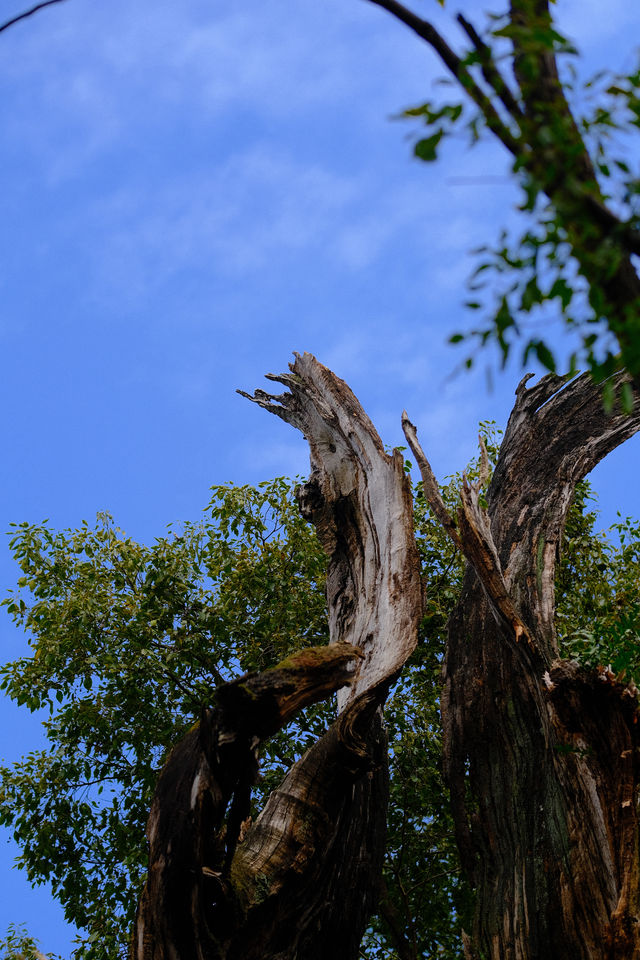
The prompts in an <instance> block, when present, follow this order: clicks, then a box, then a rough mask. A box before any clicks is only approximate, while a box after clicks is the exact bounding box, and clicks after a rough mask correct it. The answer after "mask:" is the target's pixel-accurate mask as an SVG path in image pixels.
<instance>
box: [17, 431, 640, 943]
mask: <svg viewBox="0 0 640 960" xmlns="http://www.w3.org/2000/svg"><path fill="white" fill-rule="evenodd" d="M481 434H482V435H483V438H484V440H485V444H486V447H487V449H488V453H489V457H490V460H491V461H492V462H493V463H494V462H495V460H496V457H497V453H498V449H499V442H500V431H499V430H497V429H496V428H495V425H493V424H491V423H485V424H482V425H481ZM477 470H478V464H477V462H474V463H472V464H471V465H470V466H469V468H468V471H467V472H468V474H469V475H470V476H471V477H474V476H475V475H477ZM460 483H461V478H460V476H454V477H451V478H449V480H448V482H447V483H446V484H445V486H444V487H443V488H442V494H443V498H444V500H445V502H446V504H447V507H448V508H449V510H450V512H452V513H455V510H456V506H457V499H458V491H459V489H460ZM590 496H591V494H590V490H589V487H588V485H587V484H582V485H581V486H580V487H579V488H578V492H577V494H576V498H575V501H574V504H573V506H572V508H571V511H570V515H569V519H568V523H567V527H566V533H565V544H564V549H563V558H562V562H561V564H560V568H559V574H558V580H557V594H558V629H559V633H560V635H561V639H562V645H563V652H564V654H565V655H567V656H579V657H580V658H581V659H583V660H584V661H585V662H589V663H593V664H596V663H607V664H608V663H611V664H612V667H613V669H615V670H616V671H618V672H621V671H623V670H626V671H627V674H628V675H635V676H636V677H637V676H640V653H639V652H638V651H639V649H640V648H639V646H638V627H639V626H640V613H639V611H638V605H637V600H636V598H637V584H638V581H639V579H640V524H634V523H632V522H631V521H623V520H622V519H621V520H620V522H619V523H618V524H617V525H616V527H615V528H614V531H613V534H614V538H613V539H612V538H611V537H607V536H605V535H604V534H602V533H598V532H597V531H596V530H595V523H596V513H595V511H594V510H592V509H589V498H590ZM414 502H415V528H416V538H417V543H418V548H419V551H420V556H421V561H422V569H423V576H424V583H425V607H424V618H423V621H422V626H421V631H420V639H419V644H418V647H417V649H416V651H415V653H414V655H413V657H412V659H411V661H410V662H409V664H408V666H407V669H406V670H405V672H404V673H403V676H402V678H401V679H400V681H399V682H398V684H397V686H396V688H395V689H394V690H393V691H392V695H391V697H390V699H389V701H388V705H387V708H386V717H387V724H388V728H389V740H390V768H391V805H390V818H389V834H388V844H387V857H386V863H385V868H384V882H383V889H382V895H381V904H380V910H379V913H378V915H377V916H376V917H374V918H373V919H372V923H371V925H370V928H369V930H368V931H367V934H366V937H365V942H364V944H363V951H364V954H365V955H366V956H367V957H369V958H371V960H395V958H397V957H416V958H417V957H439V958H445V960H455V958H459V957H460V927H461V926H463V927H464V926H465V924H467V925H468V922H469V917H470V914H471V909H472V894H471V891H470V890H469V888H468V887H467V885H466V884H465V883H464V881H463V879H462V878H461V876H460V869H459V861H458V853H457V849H456V846H455V842H454V837H453V826H452V821H451V816H450V812H449V805H448V799H447V792H446V789H445V786H444V783H443V780H442V773H441V767H440V758H441V753H442V749H441V723H440V716H439V697H440V673H441V667H442V660H443V656H444V647H445V632H446V623H447V620H448V618H449V615H450V613H451V611H452V609H453V606H454V605H455V603H456V600H457V597H458V593H459V589H460V585H461V580H462V574H463V561H462V560H461V558H460V556H459V555H458V554H457V552H456V551H455V549H454V547H453V545H452V544H451V542H450V540H449V538H448V537H447V535H446V534H445V533H444V532H443V530H442V529H441V527H440V525H439V524H438V523H437V521H436V520H435V519H434V518H433V517H432V515H431V513H430V510H429V508H428V506H427V504H426V501H425V499H424V496H423V493H422V488H421V484H420V483H418V484H417V485H416V487H415V490H414ZM11 544H12V549H13V551H14V554H15V556H16V559H17V561H18V563H19V565H20V568H21V572H22V576H21V578H20V580H19V587H18V590H17V591H16V592H12V593H10V595H9V596H8V597H7V599H6V600H5V601H4V604H5V606H6V607H7V609H8V611H9V613H10V614H11V615H12V616H13V618H14V619H15V620H16V622H17V623H19V624H21V625H22V626H24V628H25V629H26V630H27V632H28V634H29V636H30V645H31V648H32V653H31V656H29V657H24V658H22V659H21V660H18V661H16V662H14V663H12V664H8V665H7V666H6V667H4V668H3V671H2V681H1V683H2V686H3V688H4V689H5V690H6V691H7V693H8V694H9V695H10V696H11V697H12V698H13V699H15V700H16V701H17V702H18V703H20V704H23V705H24V706H26V707H27V708H28V709H30V710H41V709H43V708H44V709H46V710H47V711H48V713H49V717H48V719H47V720H46V721H45V729H46V735H47V738H48V740H49V744H50V745H49V747H48V748H47V749H43V750H40V751H37V752H34V753H32V754H30V755H29V756H27V757H25V758H24V759H23V760H22V761H21V762H20V763H18V764H16V765H15V766H14V767H12V768H11V767H9V768H5V769H4V770H2V771H1V777H2V779H1V785H0V818H1V819H2V821H3V823H5V824H8V825H10V826H12V828H13V831H14V835H15V837H16V840H17V841H18V843H19V845H20V846H21V848H22V854H21V857H20V864H21V866H22V867H23V868H24V869H25V870H26V872H27V875H28V876H29V878H30V879H31V880H32V881H33V882H34V883H38V882H43V881H48V882H50V883H51V884H52V886H53V890H54V892H55V895H56V896H57V897H58V898H59V899H60V901H61V902H62V903H63V905H64V908H65V912H66V915H67V917H68V919H69V920H70V921H72V922H74V923H75V924H76V925H78V926H79V927H80V928H81V929H82V930H83V931H85V935H84V937H83V938H82V939H81V941H80V943H79V946H78V948H77V950H76V952H75V957H77V958H78V960H80V958H85V960H98V958H100V960H110V958H111V960H116V958H117V957H122V956H124V955H125V954H126V943H127V937H128V931H129V928H130V923H131V920H132V911H133V909H134V906H135V903H136V898H137V892H138V890H139V888H140V886H141V883H142V880H143V873H144V862H145V855H146V844H145V840H144V827H145V823H146V817H147V814H148V809H149V805H150V799H151V795H152V791H153V787H154V783H155V779H156V776H157V772H158V769H159V767H160V766H161V764H162V762H163V759H164V757H165V756H166V753H167V751H168V749H169V748H170V747H171V746H172V745H173V744H174V743H175V742H176V741H177V740H178V739H179V738H180V737H181V736H182V735H183V734H184V732H185V731H186V730H187V729H188V728H189V727H190V725H191V724H192V723H193V721H194V719H197V717H198V714H199V711H200V709H201V707H202V706H203V705H206V704H208V703H209V702H210V697H211V691H212V689H213V688H214V687H215V686H216V685H217V684H218V683H219V682H220V681H223V680H226V679H228V678H230V677H231V676H235V675H237V674H239V673H240V672H242V671H246V670H259V669H264V668H265V667H268V666H270V665H271V664H273V663H275V662H277V661H278V660H280V659H282V658H283V657H284V656H286V655H287V654H288V653H289V652H290V651H291V650H292V649H297V648H299V647H300V646H303V645H306V644H309V645H314V644H318V643H323V642H326V640H327V625H326V611H325V598H324V591H323V580H324V572H325V557H324V555H323V553H322V550H321V548H320V546H319V543H318V541H317V539H316V537H315V534H314V532H313V530H312V528H311V527H309V526H308V525H307V524H306V523H305V522H304V521H303V520H302V519H301V517H300V516H299V513H298V508H297V503H296V500H295V494H294V484H292V483H291V482H290V481H287V480H284V479H277V480H274V481H271V482H269V483H264V484H261V485H259V486H258V487H247V486H244V487H233V486H221V487H216V488H214V490H213V496H212V499H211V502H210V504H209V506H208V507H207V509H206V511H205V514H204V517H203V520H202V521H201V522H200V523H194V524H190V523H187V524H184V525H183V526H182V527H181V528H180V530H179V532H172V531H170V532H169V533H168V535H167V536H165V537H162V538H160V539H158V540H157V541H156V542H155V543H154V544H153V545H151V546H149V547H146V546H142V545H140V544H137V543H135V542H134V541H132V540H131V539H130V538H128V537H126V536H125V535H124V534H123V533H122V531H120V530H118V529H117V528H116V527H114V525H113V522H112V520H111V518H110V517H108V516H107V515H105V514H102V515H99V517H98V519H97V521H96V524H95V526H93V527H90V526H89V525H87V524H84V525H83V526H82V527H81V528H80V529H79V530H66V531H61V532H54V531H52V530H50V529H49V528H48V527H47V526H46V525H44V524H41V525H35V526H29V525H26V524H22V525H20V526H18V527H15V528H14V530H13V532H12V535H11ZM332 716H333V705H332V704H324V705H321V706H317V707H314V708H312V709H310V710H308V711H306V712H305V714H304V715H303V716H302V717H300V718H299V719H298V721H297V722H296V723H295V724H292V725H290V727H289V728H287V730H286V731H284V732H283V733H281V734H280V735H278V736H277V737H275V738H274V739H273V740H272V741H271V742H270V743H269V744H268V745H267V747H266V749H265V755H264V757H263V778H262V780H261V781H260V783H259V784H258V786H257V789H256V791H255V797H254V800H255V803H256V806H257V807H260V806H261V805H262V803H263V801H264V799H265V797H266V795H267V794H268V793H269V792H270V790H271V789H273V787H274V786H276V785H277V784H278V783H279V782H280V779H281V777H282V775H283V773H284V772H285V770H286V769H287V768H288V767H289V765H290V764H291V763H292V762H293V761H294V760H295V759H296V757H297V756H299V755H300V753H301V752H302V751H303V750H304V749H306V747H307V746H308V745H309V744H310V743H312V742H313V741H315V739H316V738H317V736H318V735H319V734H320V733H321V732H322V730H323V729H324V728H325V727H326V725H327V724H328V723H329V722H330V720H331V718H332ZM14 939H15V937H14ZM8 942H9V940H7V943H8ZM11 942H13V941H11ZM16 942H17V941H16ZM9 957H11V954H10V953H9V954H8V955H7V960H9Z"/></svg>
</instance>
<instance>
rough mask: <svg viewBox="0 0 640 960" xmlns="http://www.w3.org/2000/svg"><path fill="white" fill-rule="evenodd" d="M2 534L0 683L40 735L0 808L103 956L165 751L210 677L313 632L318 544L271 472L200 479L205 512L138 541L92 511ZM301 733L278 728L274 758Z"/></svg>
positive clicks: (7, 780)
mask: <svg viewBox="0 0 640 960" xmlns="http://www.w3.org/2000/svg"><path fill="white" fill-rule="evenodd" d="M11 546H12V549H13V551H14V555H15V557H16V560H17V562H18V564H19V565H20V568H21V570H22V577H21V578H20V580H19V582H18V583H19V589H18V591H17V592H15V593H11V594H10V596H9V597H8V598H7V599H6V600H5V601H4V604H5V606H6V607H7V610H8V612H9V613H10V614H11V615H12V616H13V618H14V619H15V621H16V622H17V623H18V624H20V625H21V626H23V627H24V628H25V629H26V630H27V632H28V633H29V635H30V643H31V647H32V655H31V656H29V657H24V658H22V659H21V660H19V661H16V662H15V663H11V664H8V665H7V666H5V667H4V668H3V669H2V674H1V681H0V686H2V688H3V689H4V690H6V692H7V693H8V694H9V696H10V697H12V698H13V699H14V700H15V701H16V702H17V703H18V704H21V705H24V706H26V707H27V708H28V709H30V710H39V709H43V708H44V709H46V710H48V712H49V718H48V719H47V720H46V721H45V724H44V725H45V730H46V736H47V738H48V740H49V742H50V747H49V748H48V749H44V750H39V751H36V752H34V753H32V754H30V755H29V756H27V757H25V758H24V759H23V760H22V761H21V762H20V763H18V764H16V765H15V766H14V767H13V768H7V769H4V770H2V783H1V787H0V820H1V821H2V822H3V823H5V824H10V825H11V826H12V827H13V831H14V835H15V838H16V840H17V842H18V843H19V845H20V846H21V848H22V854H21V857H20V865H21V866H23V867H24V868H25V870H26V872H27V875H28V877H29V879H30V880H32V881H33V882H36V883H37V882H43V881H48V882H50V883H51V885H52V888H53V891H54V894H55V895H56V896H57V897H58V898H59V899H60V901H61V902H62V904H63V905H64V908H65V913H66V916H67V919H68V920H69V921H71V922H72V923H74V924H76V925H77V926H78V927H80V928H82V929H85V930H87V931H88V939H87V940H86V941H85V943H84V945H83V946H82V947H81V948H80V949H79V951H78V954H77V955H78V956H83V957H87V958H91V957H95V958H96V960H97V958H98V957H99V958H100V960H104V958H105V957H109V956H112V957H115V956H117V955H118V953H119V952H122V949H123V947H122V944H123V942H124V939H125V931H126V930H127V929H128V926H129V924H130V922H131V919H132V911H133V910H134V909H135V891H136V890H137V889H138V888H139V887H140V885H141V882H142V878H143V870H144V853H145V840H144V828H145V823H146V818H147V815H148V811H149V806H150V799H151V795H152V792H153V788H154V785H155V780H156V776H157V772H158V769H159V767H160V766H161V764H162V761H163V758H164V757H165V755H166V753H167V751H168V749H169V748H170V747H171V746H172V745H173V744H174V743H175V742H176V741H177V740H178V739H179V738H180V737H181V736H182V735H183V734H184V733H185V732H186V730H187V729H188V728H189V727H190V726H191V724H192V723H193V722H194V719H197V718H198V716H199V713H200V709H201V708H202V706H204V705H205V704H208V703H209V702H210V697H211V691H212V690H213V688H214V687H215V686H216V685H217V684H218V683H220V682H222V681H224V680H225V679H229V678H231V677H232V676H235V675H237V674H239V673H242V672H244V671H246V670H259V669H262V668H264V667H266V666H269V665H270V664H272V663H273V662H276V661H278V660H280V659H282V658H283V657H284V656H286V655H287V653H289V652H290V650H292V649H294V648H299V647H300V646H304V645H314V644H318V643H323V642H326V636H327V628H326V617H325V610H324V597H323V592H322V585H323V577H324V568H325V560H324V556H323V554H322V551H321V550H320V547H319V546H318V544H317V542H316V541H315V538H314V537H313V534H312V532H311V530H310V529H309V527H308V526H307V525H306V524H305V523H304V521H303V520H302V519H301V518H300V516H299V514H298V510H297V506H296V504H295V501H294V499H293V496H292V490H291V484H289V483H288V482H286V481H284V480H274V481H272V482H271V483H268V484H263V485H261V486H260V487H258V488H249V487H231V486H229V487H217V488H214V491H213V498H212V500H211V503H210V504H209V507H208V508H207V511H206V513H205V517H204V519H203V521H202V522H201V523H198V524H189V523H187V524H185V525H184V526H183V527H182V529H181V530H180V532H179V534H176V533H171V532H170V533H169V535H168V536H166V537H163V538H160V539H158V540H157V541H156V542H155V543H154V544H153V545H152V546H150V547H145V546H142V545H140V544H137V543H135V542H134V541H132V540H131V539H130V538H128V537H126V536H125V535H124V534H123V533H122V532H121V531H120V530H118V529H117V528H115V527H114V526H113V524H112V521H111V518H110V517H108V516H107V515H106V514H102V515H99V517H98V519H97V521H96V525H95V526H94V527H90V526H88V525H87V524H84V525H83V526H82V527H81V528H80V529H79V530H66V531H61V532H53V531H52V530H50V529H49V528H48V527H47V526H45V525H35V526H29V525H27V524H22V525H20V526H18V527H17V528H15V530H14V532H13V534H12V538H11ZM311 736H312V734H311V733H310V732H309V731H307V730H305V729H304V728H302V727H299V729H298V730H297V731H294V732H292V731H289V737H288V741H287V747H286V749H284V748H283V747H282V744H280V747H281V748H282V749H283V753H284V756H283V762H287V760H288V751H290V750H293V749H295V748H296V747H297V748H298V749H299V748H301V747H303V746H305V745H306V743H307V742H308V741H309V739H310V738H311ZM273 751H274V762H275V760H277V758H278V756H279V754H278V753H277V751H278V743H277V741H274V747H273Z"/></svg>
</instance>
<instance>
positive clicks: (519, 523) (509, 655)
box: [405, 376, 640, 960]
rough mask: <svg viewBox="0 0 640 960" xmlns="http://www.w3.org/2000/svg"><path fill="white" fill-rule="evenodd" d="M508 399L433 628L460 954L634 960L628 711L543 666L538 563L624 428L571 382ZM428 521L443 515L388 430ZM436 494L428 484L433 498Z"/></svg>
mask: <svg viewBox="0 0 640 960" xmlns="http://www.w3.org/2000/svg"><path fill="white" fill-rule="evenodd" d="M527 379H528V378H525V380H524V381H523V382H522V383H521V384H520V386H519V388H518V390H517V399H516V404H515V408H514V411H513V413H512V415H511V418H510V420H509V424H508V427H507V431H506V434H505V438H504V442H503V444H502V448H501V451H500V456H499V459H498V463H497V465H496V469H495V471H494V474H493V478H492V480H491V484H490V486H489V489H488V491H487V497H486V499H487V505H488V510H487V511H485V510H484V508H483V507H482V506H481V504H480V498H479V487H480V485H479V484H476V485H473V486H472V485H470V484H468V483H465V488H464V490H463V494H462V505H461V508H460V511H459V514H458V517H457V522H456V523H455V526H454V525H453V521H452V519H451V518H448V521H447V523H446V524H445V526H447V527H448V529H449V531H450V533H451V534H452V536H453V539H454V541H455V542H456V543H457V545H458V546H459V547H460V549H462V551H463V552H464V554H465V556H466V557H467V559H468V561H469V566H468V569H467V573H466V577H465V582H464V588H463V592H462V596H461V598H460V601H459V603H458V605H457V608H456V610H455V612H454V614H453V617H452V619H451V622H450V625H449V638H448V647H447V656H446V664H445V669H444V680H445V682H444V691H443V697H442V713H443V722H444V732H445V767H446V774H447V777H448V781H449V785H450V788H451V795H452V803H453V811H454V818H455V823H456V830H457V837H458V844H459V847H460V851H461V855H462V859H463V863H464V866H465V868H466V870H467V872H468V874H469V877H470V879H471V881H472V883H473V884H474V885H475V887H476V889H477V910H476V916H475V926H474V930H473V937H472V940H473V943H474V949H475V950H476V951H477V952H478V955H479V956H482V957H485V958H492V960H511V958H513V960H516V958H518V960H520V958H522V960H525V958H533V957H536V958H538V957H539V958H557V960H560V958H562V960H569V958H571V960H587V958H589V960H596V958H603V960H604V958H608V960H614V958H615V960H622V958H624V960H631V958H633V960H637V958H638V957H640V890H639V876H638V772H639V770H638V748H639V745H640V744H639V736H638V723H637V720H638V701H637V690H636V689H635V687H634V686H624V685H623V684H621V683H619V682H617V681H616V679H615V677H613V676H612V675H611V674H610V673H609V672H608V671H607V670H602V671H600V672H597V671H591V670H588V669H585V668H582V667H580V666H579V665H578V664H577V663H574V662H570V663H569V662H561V661H559V660H558V659H557V656H558V649H557V642H556V636H555V631H554V567H555V562H556V558H557V554H558V549H559V545H560V542H561V536H562V531H563V527H564V522H565V519H566V514H567V510H568V508H569V505H570V503H571V498H572V495H573V492H574V489H575V485H576V483H577V482H578V481H579V480H580V479H582V478H583V477H584V476H585V474H586V473H587V472H588V471H589V470H591V469H592V468H593V467H594V466H595V464H596V463H597V462H598V461H599V460H600V459H601V458H602V457H603V456H605V455H606V454H607V453H608V452H609V451H611V450H612V449H613V448H614V447H616V446H617V445H618V444H619V443H621V442H622V441H624V440H625V439H627V438H628V437H629V436H631V435H632V434H633V433H634V432H636V431H637V430H638V429H639V428H640V407H639V405H638V404H636V408H635V410H634V412H633V414H632V415H631V416H627V415H623V414H616V415H613V416H608V415H607V414H606V413H605V411H604V409H603V406H602V401H601V396H600V392H599V390H598V389H597V388H596V387H595V386H594V385H593V383H592V382H591V381H590V379H589V378H588V377H585V376H582V377H578V378H577V379H575V380H573V381H572V382H570V383H565V382H563V381H562V380H561V379H559V378H557V377H554V376H548V377H544V378H543V379H542V380H541V381H540V382H539V383H538V384H537V385H536V386H535V387H533V388H531V389H529V390H527V389H526V387H525V384H526V380H527ZM405 431H406V434H407V438H408V440H409V442H410V444H411V446H412V449H413V450H414V453H415V455H416V457H417V459H418V461H419V463H420V466H421V469H422V471H423V476H424V479H425V492H426V494H427V496H429V497H430V498H431V500H432V505H433V509H434V511H435V512H436V513H438V512H442V510H443V509H444V507H443V505H442V504H441V503H439V502H437V497H436V496H435V494H434V493H433V486H434V484H433V477H432V474H431V471H430V468H429V466H428V463H427V462H426V458H425V457H424V454H423V453H422V450H421V449H420V447H419V444H418V442H417V437H416V434H415V429H414V428H413V427H412V426H411V424H409V423H408V421H406V422H405ZM436 493H437V488H436Z"/></svg>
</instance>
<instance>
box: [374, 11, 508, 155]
mask: <svg viewBox="0 0 640 960" xmlns="http://www.w3.org/2000/svg"><path fill="white" fill-rule="evenodd" d="M369 2H370V3H374V4H376V6H378V7H382V8H383V9H384V10H387V11H388V13H390V14H391V15H392V16H394V17H395V18H396V19H397V20H400V21H401V22H402V23H404V24H406V26H408V27H409V28H410V29H411V30H413V31H414V33H417V35H418V36H419V37H421V38H422V39H423V40H425V41H426V42H427V43H428V44H429V46H431V47H433V49H434V50H435V51H436V53H437V54H438V56H439V57H440V59H441V60H442V62H443V63H444V65H445V66H446V67H447V68H448V69H449V70H450V71H451V73H452V74H453V75H454V77H455V78H456V80H458V81H459V83H460V85H461V86H462V88H463V90H465V91H466V93H468V94H469V96H470V97H471V99H472V100H473V101H474V103H475V104H476V106H478V107H479V108H480V110H481V112H482V115H483V117H484V119H485V120H486V123H487V126H488V127H489V129H490V130H491V131H492V132H493V133H495V135H496V136H497V137H498V139H499V140H500V141H502V143H503V144H504V145H505V147H506V148H507V150H508V151H509V152H510V153H512V154H513V156H514V157H519V156H520V154H521V153H522V149H523V145H522V144H521V143H520V141H519V140H518V139H517V137H515V136H514V135H513V134H512V132H511V130H509V128H508V127H507V126H506V124H505V123H503V121H502V120H501V119H500V116H499V114H498V112H497V110H496V108H495V107H494V105H493V104H492V103H491V100H490V98H489V97H488V96H487V95H486V94H485V93H483V92H482V90H481V89H480V87H479V86H478V84H477V83H476V82H475V80H474V79H473V77H472V76H471V74H470V73H469V71H468V70H467V68H466V66H465V65H464V63H463V62H462V60H461V58H460V57H459V56H458V55H457V53H454V51H453V50H452V49H451V47H450V46H449V44H448V43H447V41H446V40H445V39H444V37H443V36H442V35H441V34H439V33H438V31H437V30H436V28H435V27H434V26H433V24H432V23H429V21H428V20H422V19H421V18H420V17H418V16H417V15H416V14H415V13H413V11H411V10H409V9H408V8H407V7H404V6H403V5H402V4H401V3H398V2H397V0H369Z"/></svg>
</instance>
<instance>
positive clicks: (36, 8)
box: [0, 0, 64, 33]
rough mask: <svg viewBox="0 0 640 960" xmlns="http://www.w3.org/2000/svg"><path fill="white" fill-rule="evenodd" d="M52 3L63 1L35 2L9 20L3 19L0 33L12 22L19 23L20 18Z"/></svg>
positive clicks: (45, 0) (23, 18) (10, 25)
mask: <svg viewBox="0 0 640 960" xmlns="http://www.w3.org/2000/svg"><path fill="white" fill-rule="evenodd" d="M54 3H64V0H43V3H37V4H36V5H35V7H31V9H30V10H25V12H24V13H20V14H18V16H17V17H13V18H12V19H11V20H7V21H5V23H3V24H0V33H2V31H3V30H8V29H9V27H12V26H13V25H14V23H19V22H20V20H26V19H27V17H31V16H33V14H34V13H37V12H38V10H42V9H43V8H44V7H51V6H52V5H53V4H54Z"/></svg>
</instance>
